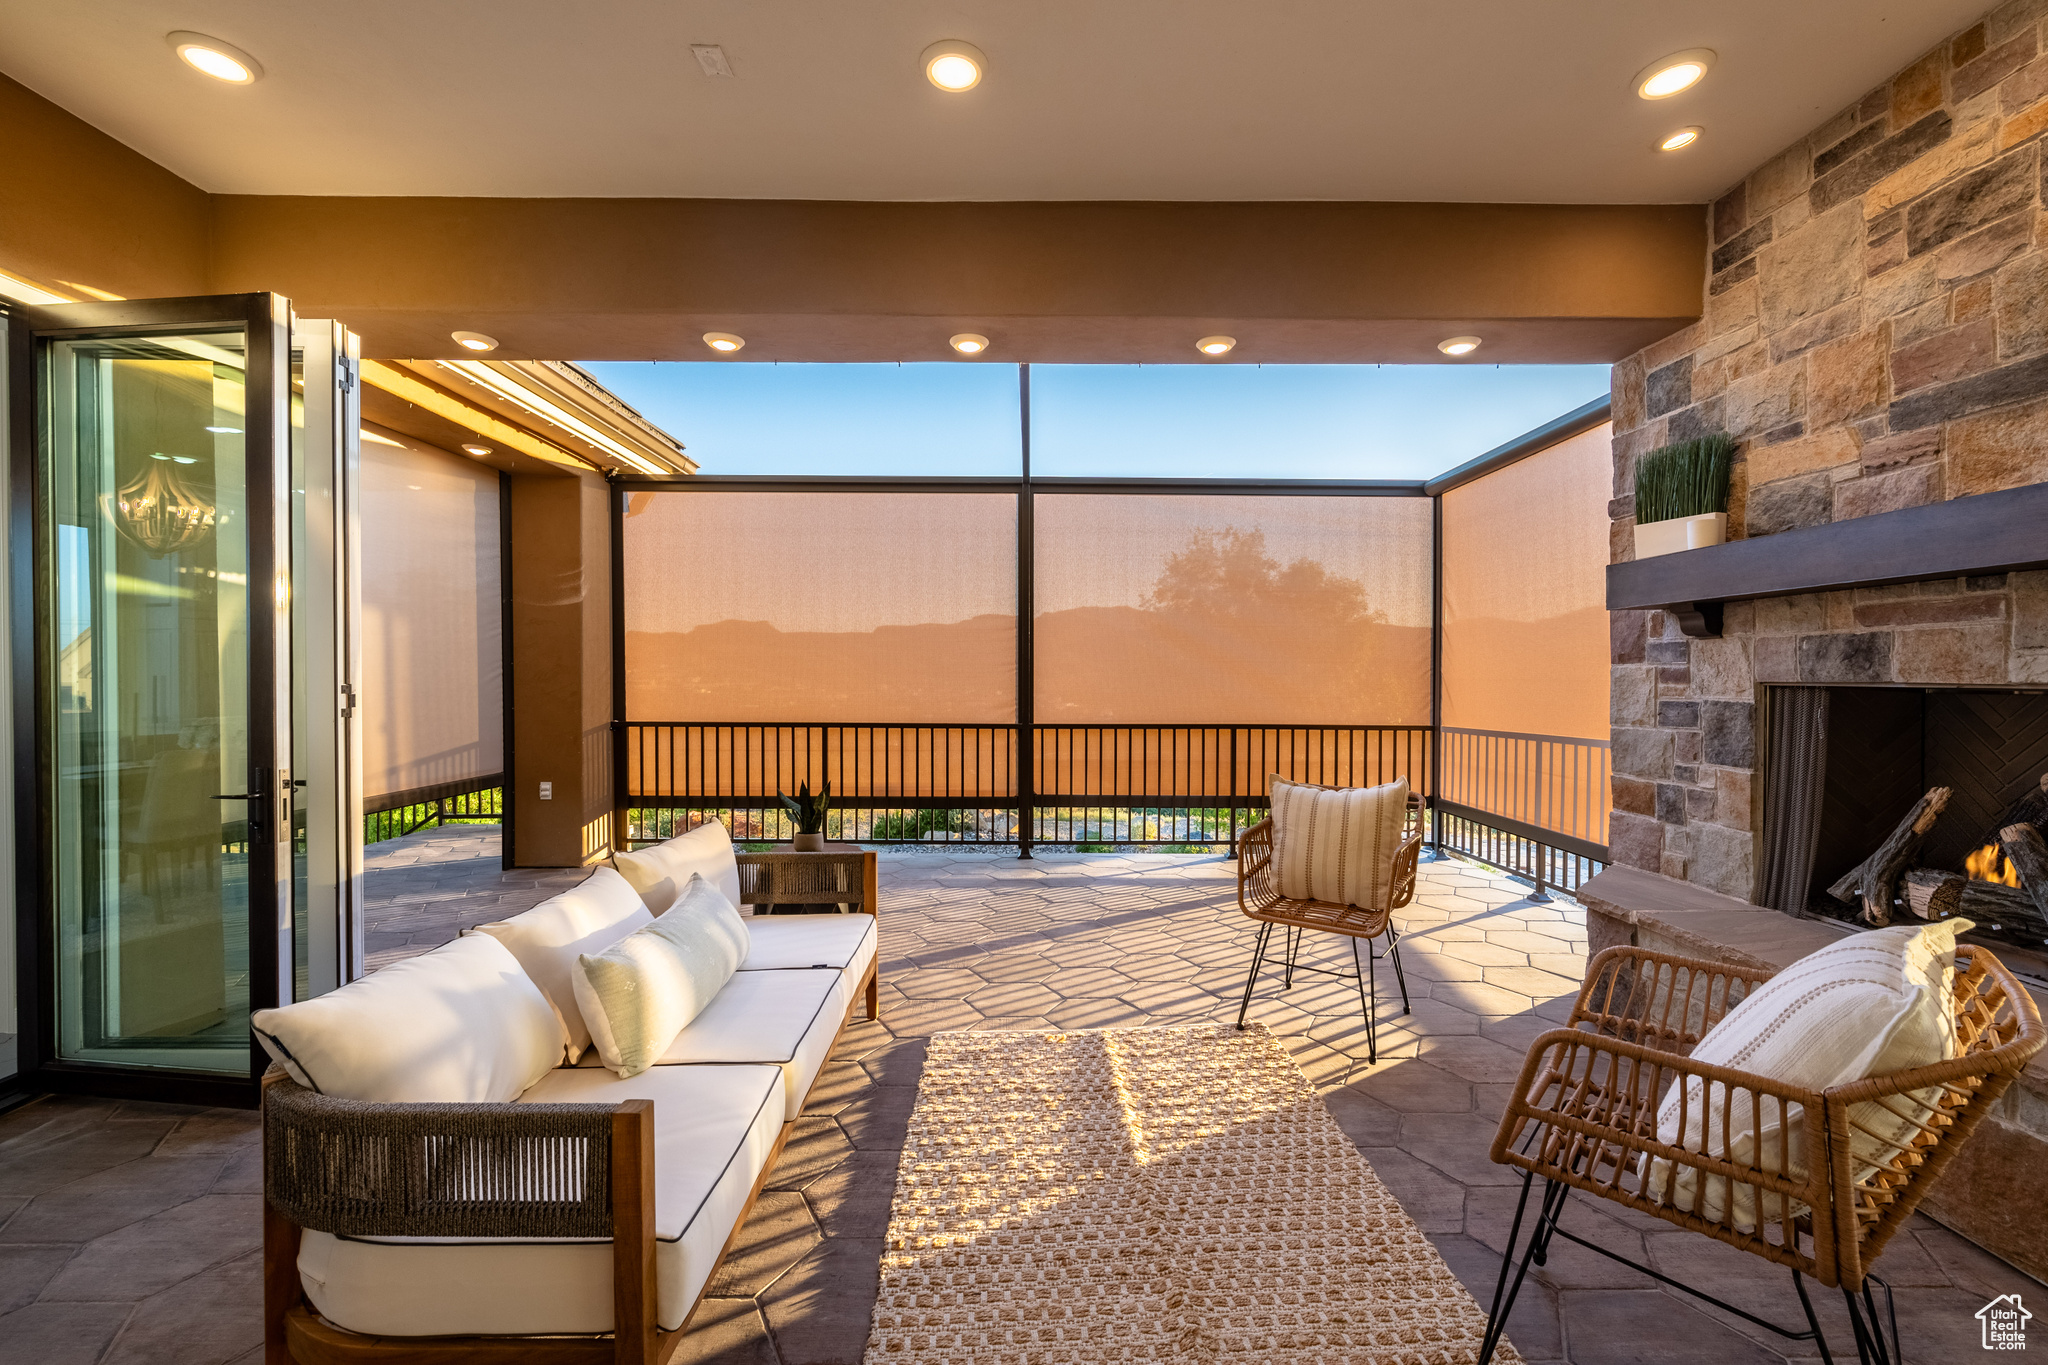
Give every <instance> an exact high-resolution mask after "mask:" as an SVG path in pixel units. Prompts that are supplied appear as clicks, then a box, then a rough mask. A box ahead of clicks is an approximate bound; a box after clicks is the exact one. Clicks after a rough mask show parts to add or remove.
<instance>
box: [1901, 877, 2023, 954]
mask: <svg viewBox="0 0 2048 1365" xmlns="http://www.w3.org/2000/svg"><path fill="white" fill-rule="evenodd" d="M1903 889H1904V891H1905V899H1906V908H1907V909H1909V910H1911V911H1912V912H1913V913H1914V914H1916V915H1918V916H1919V917H1920V918H1922V919H1931V920H1938V919H1954V918H1955V917H1956V916H1958V915H1961V916H1962V917H1963V918H1965V919H1970V920H1975V921H1976V923H1977V926H1978V929H1979V930H1980V931H1984V932H1991V933H2000V934H2004V935H2006V936H2007V937H2009V938H2012V939H2013V940H2015V941H2017V942H2022V943H2025V944H2027V945H2028V946H2030V947H2039V946H2040V945H2042V944H2043V943H2048V915H2043V914H2042V913H2041V908H2040V907H2039V906H2037V905H2036V904H2034V900H2033V898H2032V897H2031V896H2029V895H2028V894H2027V893H2026V892H2024V891H2019V890H2015V889H2014V888H2012V887H2010V886H2006V885H2005V884H2004V883H2002V882H1986V881H1978V880H1976V879H1974V878H1969V877H1959V876H1957V875H1956V874H1955V873H1953V872H1943V871H1941V870H1940V869H1939V868H1933V867H1916V868H1914V869H1913V870H1912V871H1911V872H1908V873H1907V874H1906V878H1905V886H1904V888H1903Z"/></svg>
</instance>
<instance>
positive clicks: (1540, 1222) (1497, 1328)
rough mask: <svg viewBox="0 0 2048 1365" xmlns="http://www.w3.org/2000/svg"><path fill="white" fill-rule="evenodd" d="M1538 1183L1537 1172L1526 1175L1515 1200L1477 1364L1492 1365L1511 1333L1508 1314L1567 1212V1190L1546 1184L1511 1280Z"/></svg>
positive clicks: (1551, 1181) (1545, 1254)
mask: <svg viewBox="0 0 2048 1365" xmlns="http://www.w3.org/2000/svg"><path fill="white" fill-rule="evenodd" d="M1534 1180H1535V1173H1534V1172H1527V1173H1525V1174H1524V1175H1523V1176H1522V1197H1521V1198H1520V1199H1518V1200H1517V1201H1515V1221H1514V1223H1513V1224H1512V1225H1510V1226H1509V1228H1508V1244H1507V1247H1506V1248H1505V1249H1504V1250H1503V1251H1502V1252H1501V1254H1500V1279H1499V1280H1497V1281H1496V1282H1495V1283H1494V1286H1493V1308H1492V1310H1491V1311H1490V1312H1489V1313H1488V1314H1487V1318H1486V1336H1485V1338H1484V1339H1483V1340H1482V1341H1481V1342H1480V1345H1479V1360H1478V1363H1477V1365H1490V1362H1491V1361H1492V1360H1493V1353H1494V1350H1495V1348H1497V1347H1498V1346H1499V1345H1500V1339H1501V1337H1502V1336H1503V1335H1505V1334H1506V1332H1507V1326H1508V1314H1509V1313H1511V1312H1513V1311H1514V1307H1515V1300H1516V1299H1517V1298H1519V1297H1520V1296H1521V1293H1522V1281H1523V1280H1524V1279H1525V1278H1527V1277H1528V1274H1529V1266H1530V1264H1531V1263H1532V1262H1533V1263H1534V1264H1536V1265H1541V1264H1543V1262H1544V1261H1545V1260H1546V1259H1547V1253H1548V1251H1549V1246H1550V1237H1549V1230H1550V1229H1551V1228H1552V1227H1553V1226H1555V1225H1556V1221H1557V1216H1558V1215H1559V1214H1560V1213H1562V1212H1563V1211H1564V1198H1563V1195H1564V1191H1565V1187H1564V1186H1563V1185H1560V1184H1558V1183H1557V1182H1556V1181H1554V1180H1549V1181H1545V1182H1544V1186H1543V1203H1542V1205H1541V1207H1540V1208H1539V1209H1538V1211H1537V1214H1536V1226H1535V1227H1534V1228H1532V1229H1530V1231H1529V1244H1528V1246H1527V1248H1526V1249H1524V1251H1523V1252H1522V1263H1521V1264H1520V1265H1519V1266H1516V1268H1515V1276H1514V1279H1513V1280H1512V1281H1510V1280H1509V1279H1508V1267H1509V1266H1511V1265H1514V1263H1515V1239H1516V1237H1517V1236H1519V1235H1520V1233H1521V1231H1522V1216H1523V1214H1524V1213H1526V1212H1527V1210H1528V1206H1529V1188H1530V1185H1531V1184H1532V1183H1533V1182H1534Z"/></svg>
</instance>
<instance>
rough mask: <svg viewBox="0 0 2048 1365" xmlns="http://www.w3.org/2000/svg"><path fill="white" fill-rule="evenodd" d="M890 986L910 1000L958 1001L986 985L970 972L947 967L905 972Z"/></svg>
mask: <svg viewBox="0 0 2048 1365" xmlns="http://www.w3.org/2000/svg"><path fill="white" fill-rule="evenodd" d="M892 984H893V985H894V986H895V987H896V989H897V990H899V991H901V992H902V993H903V994H904V995H905V996H906V997H908V998H909V999H912V1000H958V999H960V998H961V997H963V996H965V995H967V994H969V993H970V992H973V991H977V990H979V989H981V987H982V986H983V985H984V984H986V983H984V982H983V981H982V979H981V978H980V977H978V976H976V975H975V974H974V973H973V972H971V971H966V970H964V969H961V968H959V967H947V968H942V969H936V970H931V969H926V970H919V971H915V972H906V973H904V975H902V976H901V977H899V978H897V979H896V981H894V982H893V983H892Z"/></svg>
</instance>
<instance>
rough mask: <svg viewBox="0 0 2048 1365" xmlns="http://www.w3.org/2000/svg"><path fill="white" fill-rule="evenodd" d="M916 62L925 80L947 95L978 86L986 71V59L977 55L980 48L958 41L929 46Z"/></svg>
mask: <svg viewBox="0 0 2048 1365" xmlns="http://www.w3.org/2000/svg"><path fill="white" fill-rule="evenodd" d="M918 60H919V61H920V62H921V63H922V64H923V66H924V77H925V79H926V80H928V81H930V82H931V83H932V84H933V85H936V86H937V87H939V89H941V90H943V91H945V92H946V93H947V94H949V95H958V94H962V93H964V92H966V91H969V90H972V89H973V88H974V87H975V86H977V85H980V84H981V76H982V73H983V72H984V71H987V70H988V58H986V57H984V56H982V55H981V49H980V48H978V47H976V46H975V45H974V44H972V43H963V42H961V41H960V40H959V39H958V38H947V39H945V40H944V41H942V42H936V43H933V44H932V45H931V46H930V47H928V48H926V49H925V50H924V55H923V56H922V57H920V58H919V59H918Z"/></svg>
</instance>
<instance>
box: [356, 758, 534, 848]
mask: <svg viewBox="0 0 2048 1365" xmlns="http://www.w3.org/2000/svg"><path fill="white" fill-rule="evenodd" d="M503 781H504V775H503V774H501V773H492V774H490V775H489V776H487V777H479V778H473V779H471V780H470V781H467V782H454V783H448V784H446V785H445V786H439V787H429V788H426V789H424V790H419V789H415V790H413V791H409V792H391V793H388V794H386V795H384V796H372V797H368V798H366V799H365V800H364V802H363V842H364V843H365V844H375V843H381V842H382V841H384V840H386V839H397V838H400V837H402V836H404V835H407V834H412V833H414V832H415V831H418V830H422V829H425V828H426V827H427V826H429V825H435V826H439V825H445V824H450V823H454V824H498V823H500V822H502V821H503V819H504V810H505V803H504V792H503V790H502V789H501V787H500V783H502V782H503Z"/></svg>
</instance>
